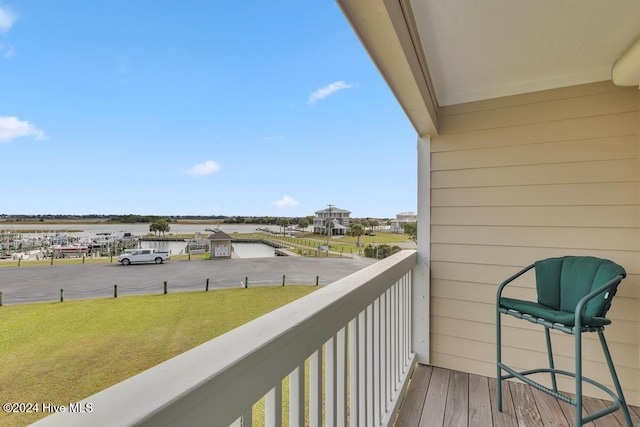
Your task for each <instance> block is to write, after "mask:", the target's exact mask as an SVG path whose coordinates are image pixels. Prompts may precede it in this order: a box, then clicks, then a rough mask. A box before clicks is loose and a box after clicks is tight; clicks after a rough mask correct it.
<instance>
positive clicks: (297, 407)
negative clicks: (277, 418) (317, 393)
mask: <svg viewBox="0 0 640 427" xmlns="http://www.w3.org/2000/svg"><path fill="white" fill-rule="evenodd" d="M289 426H290V427H302V426H304V363H302V364H301V365H300V366H298V367H297V368H296V369H294V370H293V372H291V374H290V375H289Z"/></svg>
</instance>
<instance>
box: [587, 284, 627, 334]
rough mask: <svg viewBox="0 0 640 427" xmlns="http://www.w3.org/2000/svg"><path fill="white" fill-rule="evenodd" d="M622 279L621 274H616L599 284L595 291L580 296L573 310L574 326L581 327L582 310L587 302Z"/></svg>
mask: <svg viewBox="0 0 640 427" xmlns="http://www.w3.org/2000/svg"><path fill="white" fill-rule="evenodd" d="M622 279H624V276H623V275H622V274H618V275H617V276H616V277H614V278H613V279H611V280H609V281H608V282H607V283H605V284H604V285H602V286H600V287H599V288H598V289H596V290H595V291H592V292H591V293H589V294H587V295H585V296H584V297H582V299H581V300H580V301H578V304H577V305H576V311H575V316H576V317H575V318H576V328H581V327H582V312H583V311H584V310H585V308H586V306H587V303H588V302H589V301H591V300H592V299H594V298H595V297H596V296H598V295H600V294H601V293H603V292H605V291H607V290H608V289H611V288H613V287H615V286H617V285H618V284H619V283H620V282H621V281H622Z"/></svg>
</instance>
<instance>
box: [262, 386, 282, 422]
mask: <svg viewBox="0 0 640 427" xmlns="http://www.w3.org/2000/svg"><path fill="white" fill-rule="evenodd" d="M264 425H265V427H281V426H282V381H280V382H278V384H276V386H275V387H274V388H272V389H271V390H269V392H268V393H267V394H266V396H265V403H264Z"/></svg>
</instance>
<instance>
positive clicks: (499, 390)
mask: <svg viewBox="0 0 640 427" xmlns="http://www.w3.org/2000/svg"><path fill="white" fill-rule="evenodd" d="M500 320H501V319H500V312H499V311H498V310H496V370H497V372H496V397H497V399H498V411H500V412H502V369H501V368H500V363H502V334H501V330H500Z"/></svg>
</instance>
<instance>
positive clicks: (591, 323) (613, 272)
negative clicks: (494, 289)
mask: <svg viewBox="0 0 640 427" xmlns="http://www.w3.org/2000/svg"><path fill="white" fill-rule="evenodd" d="M532 268H535V274H536V290H537V294H538V301H537V302H532V301H525V300H519V299H513V298H506V297H503V296H502V291H503V290H504V288H505V286H507V285H508V284H509V283H511V282H512V281H514V280H515V279H517V278H518V277H520V276H522V275H523V274H524V273H526V272H527V271H529V270H531V269H532ZM625 277H626V272H625V271H624V269H623V268H622V267H621V266H619V265H618V264H616V263H614V262H613V261H610V260H606V259H601V258H595V257H588V256H566V257H561V258H548V259H544V260H540V261H536V262H535V263H534V264H531V265H529V266H527V267H525V268H524V269H522V270H521V271H519V272H518V273H516V274H514V275H513V276H511V277H509V278H508V279H507V280H505V281H504V282H502V284H500V287H499V288H498V293H497V301H496V307H497V310H496V326H497V342H496V344H497V377H496V379H497V397H498V410H499V411H501V412H502V381H503V380H506V379H509V378H517V379H519V380H521V381H523V382H525V383H527V384H530V385H531V386H533V387H535V388H537V389H538V390H541V391H543V392H545V393H548V394H550V395H552V396H554V397H556V398H557V399H560V400H562V401H564V402H567V403H570V404H571V405H573V406H575V408H576V410H575V411H576V418H575V420H576V421H575V425H576V426H581V425H583V424H586V423H588V422H591V421H593V420H595V419H596V418H600V417H602V416H604V415H607V414H610V413H612V412H615V411H617V410H618V409H620V408H622V411H623V412H624V417H625V419H626V422H627V426H628V427H632V424H631V416H630V415H629V409H628V408H627V404H626V402H625V400H624V395H623V393H622V388H621V387H620V381H619V380H618V375H617V374H616V370H615V368H614V366H613V361H612V360H611V354H610V353H609V347H608V346H607V342H606V340H605V338H604V327H605V326H606V325H608V324H610V323H611V320H609V319H607V318H606V317H605V315H606V313H607V310H609V307H611V300H612V299H613V296H614V295H615V293H616V290H617V287H618V285H619V284H620V282H621V281H622V279H624V278H625ZM501 314H507V315H510V316H514V317H517V318H519V319H524V320H528V321H530V322H533V323H536V324H539V325H542V326H544V331H545V335H546V341H547V355H548V359H549V368H541V369H531V370H527V371H521V372H516V371H515V370H513V369H512V368H510V367H508V366H506V365H505V364H504V363H502V351H501V347H502V337H501V325H500V323H501ZM549 329H556V330H559V331H562V332H564V333H566V334H571V335H573V336H574V339H575V372H568V371H564V370H560V369H555V367H554V362H553V352H552V350H551V336H550V335H549ZM585 332H597V333H598V337H599V338H600V344H601V345H602V350H603V352H604V356H605V359H606V361H607V365H608V366H609V371H610V372H611V377H612V379H613V383H614V385H615V389H616V393H614V392H613V391H612V390H611V389H609V388H608V387H606V386H604V385H603V384H600V383H598V382H596V381H594V380H592V379H590V378H587V377H584V376H583V375H582V333H585ZM503 371H505V372H506V374H504V375H503ZM538 373H549V374H550V375H551V384H552V388H551V389H550V388H548V387H545V386H544V385H542V384H540V383H538V382H536V381H534V380H532V379H531V378H528V377H527V375H532V374H538ZM556 375H567V376H570V377H573V378H575V388H576V389H575V392H576V395H575V398H574V399H571V398H569V397H568V396H565V395H563V394H561V393H559V392H558V387H557V384H556ZM583 381H584V382H587V383H589V384H592V385H594V386H596V387H598V388H600V389H601V390H603V391H604V392H606V393H607V394H609V396H611V398H612V400H613V405H611V406H609V407H607V408H605V409H602V410H600V411H598V412H596V413H594V414H591V415H588V416H586V417H583V416H582V383H583Z"/></svg>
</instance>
